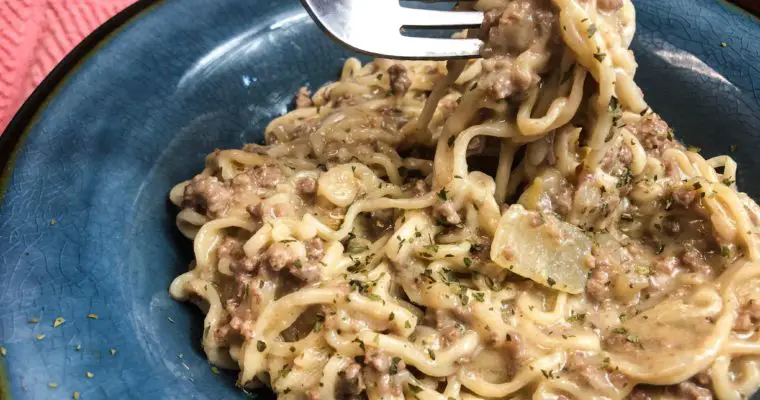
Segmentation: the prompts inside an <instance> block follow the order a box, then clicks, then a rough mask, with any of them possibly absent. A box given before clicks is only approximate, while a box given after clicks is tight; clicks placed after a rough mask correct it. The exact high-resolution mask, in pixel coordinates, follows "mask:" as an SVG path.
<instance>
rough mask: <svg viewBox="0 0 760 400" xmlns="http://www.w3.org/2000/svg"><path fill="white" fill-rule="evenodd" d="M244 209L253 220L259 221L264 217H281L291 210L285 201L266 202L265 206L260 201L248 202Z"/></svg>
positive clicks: (288, 213)
mask: <svg viewBox="0 0 760 400" xmlns="http://www.w3.org/2000/svg"><path fill="white" fill-rule="evenodd" d="M245 210H246V211H247V212H248V214H249V215H250V216H251V218H253V219H254V220H255V221H261V220H262V219H263V218H264V217H267V218H283V217H286V216H288V215H290V213H291V211H292V210H291V208H290V206H289V205H288V204H286V203H277V204H268V205H266V206H265V205H263V204H262V203H257V204H255V205H254V204H249V205H247V206H246V207H245Z"/></svg>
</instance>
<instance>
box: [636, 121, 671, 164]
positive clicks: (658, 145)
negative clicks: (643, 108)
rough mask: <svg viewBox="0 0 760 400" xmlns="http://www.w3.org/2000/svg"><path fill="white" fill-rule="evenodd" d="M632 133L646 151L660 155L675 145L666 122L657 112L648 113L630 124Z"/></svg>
mask: <svg viewBox="0 0 760 400" xmlns="http://www.w3.org/2000/svg"><path fill="white" fill-rule="evenodd" d="M632 130H633V132H634V134H635V135H636V136H637V137H638V138H639V141H640V142H641V145H642V146H644V149H646V150H647V151H648V152H650V153H652V154H655V155H658V156H659V155H660V154H661V153H662V151H664V150H666V149H669V148H672V147H677V146H678V144H677V143H676V142H675V141H674V140H673V136H672V133H670V127H668V124H667V123H666V122H665V121H663V120H662V118H660V116H659V115H657V114H654V113H652V114H649V115H647V116H645V117H643V118H641V120H639V121H638V122H637V123H636V124H634V125H633V126H632Z"/></svg>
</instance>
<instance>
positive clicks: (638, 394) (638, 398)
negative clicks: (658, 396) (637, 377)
mask: <svg viewBox="0 0 760 400" xmlns="http://www.w3.org/2000/svg"><path fill="white" fill-rule="evenodd" d="M628 399H629V400H652V396H651V395H650V394H649V392H648V391H647V390H646V389H643V388H638V387H637V388H634V389H633V391H632V392H631V394H629V395H628Z"/></svg>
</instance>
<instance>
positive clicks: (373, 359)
mask: <svg viewBox="0 0 760 400" xmlns="http://www.w3.org/2000/svg"><path fill="white" fill-rule="evenodd" d="M364 363H365V364H367V365H369V366H371V367H372V368H374V369H375V371H377V372H381V373H387V372H388V371H389V370H390V368H391V357H390V356H389V355H387V354H385V353H383V352H382V351H380V350H377V349H375V348H374V347H368V348H367V352H366V353H365V354H364Z"/></svg>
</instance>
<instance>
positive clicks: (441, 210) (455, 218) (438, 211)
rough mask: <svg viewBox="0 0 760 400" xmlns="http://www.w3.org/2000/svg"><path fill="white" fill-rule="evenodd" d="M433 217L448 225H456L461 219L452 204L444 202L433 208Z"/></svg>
mask: <svg viewBox="0 0 760 400" xmlns="http://www.w3.org/2000/svg"><path fill="white" fill-rule="evenodd" d="M433 216H434V217H435V218H437V219H439V220H441V221H443V222H445V223H446V224H448V225H456V224H459V223H461V222H462V218H461V217H460V216H459V214H458V213H457V210H456V209H455V208H454V203H452V202H450V201H444V202H442V203H438V204H436V205H435V206H433Z"/></svg>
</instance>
